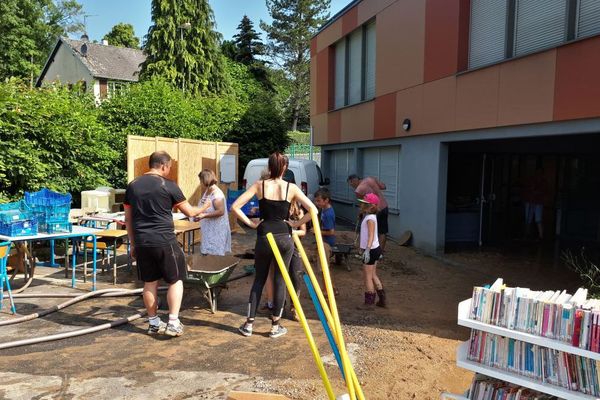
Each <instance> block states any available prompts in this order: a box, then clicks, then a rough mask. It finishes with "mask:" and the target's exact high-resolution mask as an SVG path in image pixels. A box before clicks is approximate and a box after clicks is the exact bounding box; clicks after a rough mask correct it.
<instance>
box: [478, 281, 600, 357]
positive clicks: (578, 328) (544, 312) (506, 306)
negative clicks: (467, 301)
mask: <svg viewBox="0 0 600 400" xmlns="http://www.w3.org/2000/svg"><path fill="white" fill-rule="evenodd" d="M587 295H588V292H587V289H583V288H580V289H578V290H577V291H576V292H575V294H572V295H571V294H569V293H567V292H566V291H565V290H562V291H560V290H547V291H536V290H530V289H528V288H520V287H506V286H505V285H503V282H502V279H498V280H497V281H496V282H495V283H494V284H493V285H492V286H490V287H475V288H474V289H473V296H472V298H471V311H470V318H471V319H472V320H475V321H480V322H483V323H486V324H490V325H496V326H500V327H504V328H507V329H511V330H516V331H520V332H526V333H530V334H532V335H537V336H542V337H547V338H550V339H555V340H559V341H562V342H565V343H569V344H571V345H573V346H576V347H579V348H581V349H585V350H589V351H592V352H600V300H598V299H587Z"/></svg>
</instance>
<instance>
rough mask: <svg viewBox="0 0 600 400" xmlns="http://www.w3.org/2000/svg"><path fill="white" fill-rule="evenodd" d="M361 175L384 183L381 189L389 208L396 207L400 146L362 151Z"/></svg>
mask: <svg viewBox="0 0 600 400" xmlns="http://www.w3.org/2000/svg"><path fill="white" fill-rule="evenodd" d="M362 175H363V176H374V177H376V178H377V179H379V180H380V181H381V182H383V183H385V186H386V189H385V190H384V191H383V194H384V195H385V198H386V200H387V202H388V204H389V208H390V209H395V210H397V209H398V179H399V175H400V146H387V147H372V148H368V149H364V150H363V151H362Z"/></svg>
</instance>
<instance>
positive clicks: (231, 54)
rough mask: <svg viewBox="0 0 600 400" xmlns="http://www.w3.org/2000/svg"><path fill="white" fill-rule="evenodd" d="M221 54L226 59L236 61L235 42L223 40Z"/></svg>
mask: <svg viewBox="0 0 600 400" xmlns="http://www.w3.org/2000/svg"><path fill="white" fill-rule="evenodd" d="M221 53H223V55H224V56H225V57H227V58H229V59H231V60H233V61H235V57H236V56H237V48H236V47H235V43H234V42H233V40H223V43H221Z"/></svg>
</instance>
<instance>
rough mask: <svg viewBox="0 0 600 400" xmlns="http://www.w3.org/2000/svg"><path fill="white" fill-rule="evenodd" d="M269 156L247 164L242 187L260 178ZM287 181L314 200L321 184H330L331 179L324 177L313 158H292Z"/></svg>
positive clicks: (286, 177)
mask: <svg viewBox="0 0 600 400" xmlns="http://www.w3.org/2000/svg"><path fill="white" fill-rule="evenodd" d="M268 164H269V159H268V158H256V159H254V160H251V161H250V162H249V163H248V165H246V170H245V171H244V179H243V181H242V188H243V189H246V188H248V187H249V186H250V185H252V184H253V183H254V182H256V181H257V180H259V179H260V174H261V173H262V171H263V170H266V169H267V166H268ZM283 178H284V179H285V180H286V181H288V182H292V183H295V184H296V185H298V187H299V188H300V189H302V191H303V192H304V193H305V194H306V195H307V196H308V197H309V198H310V199H311V200H312V199H313V198H314V194H315V192H316V191H317V190H318V189H319V187H321V186H325V185H329V179H328V178H325V179H323V174H322V173H321V168H319V165H318V164H317V163H316V162H315V161H313V160H302V159H290V164H289V166H288V170H287V171H286V173H285V175H284V177H283Z"/></svg>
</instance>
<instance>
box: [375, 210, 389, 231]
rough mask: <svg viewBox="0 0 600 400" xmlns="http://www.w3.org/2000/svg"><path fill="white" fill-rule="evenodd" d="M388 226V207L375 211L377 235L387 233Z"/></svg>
mask: <svg viewBox="0 0 600 400" xmlns="http://www.w3.org/2000/svg"><path fill="white" fill-rule="evenodd" d="M388 231H389V228H388V208H387V207H386V208H384V209H383V210H379V211H378V212H377V233H378V234H379V235H387V233H388Z"/></svg>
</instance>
